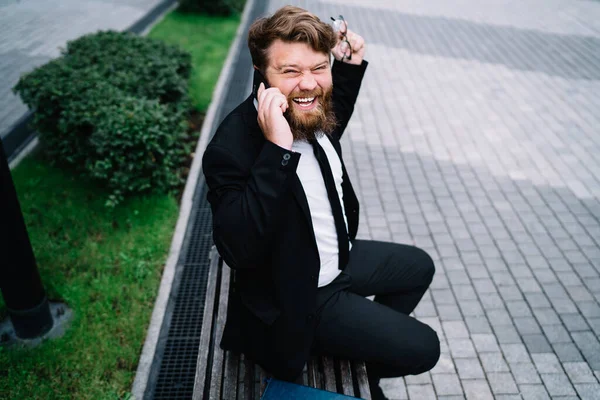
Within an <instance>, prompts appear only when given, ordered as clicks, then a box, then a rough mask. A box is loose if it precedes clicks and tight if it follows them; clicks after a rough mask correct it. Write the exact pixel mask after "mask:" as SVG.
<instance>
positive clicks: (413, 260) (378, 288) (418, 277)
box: [344, 240, 435, 314]
mask: <svg viewBox="0 0 600 400" xmlns="http://www.w3.org/2000/svg"><path fill="white" fill-rule="evenodd" d="M344 272H346V273H347V274H348V275H350V277H351V278H352V285H351V287H350V288H349V290H350V291H351V292H353V293H356V294H359V295H361V296H371V295H375V301H376V302H378V303H381V304H385V305H386V306H388V307H391V308H393V309H394V310H396V311H399V312H401V313H403V314H410V313H411V312H412V311H413V310H414V309H415V307H416V306H417V304H419V301H420V300H421V298H422V297H423V295H424V294H425V292H426V291H427V288H428V287H429V284H430V283H431V280H432V279H433V274H434V272H435V267H434V265H433V261H432V260H431V257H429V255H428V254H427V253H426V252H424V251H423V250H421V249H419V248H417V247H414V246H408V245H403V244H397V243H387V242H377V241H367V240H356V241H355V242H354V244H353V246H352V252H351V253H350V260H349V262H348V266H347V267H346V270H345V271H344Z"/></svg>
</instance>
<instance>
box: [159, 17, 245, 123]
mask: <svg viewBox="0 0 600 400" xmlns="http://www.w3.org/2000/svg"><path fill="white" fill-rule="evenodd" d="M239 22H240V17H239V16H232V17H208V16H205V15H199V14H183V13H179V12H173V13H171V14H169V15H168V16H167V17H166V18H165V19H164V20H162V21H161V23H160V24H158V25H156V26H155V27H154V29H152V32H150V34H149V35H148V36H150V37H153V38H157V39H161V40H163V41H165V42H167V43H170V44H175V45H178V46H180V47H181V48H183V49H184V50H187V51H189V52H190V53H191V54H192V63H193V65H194V70H193V71H192V77H191V80H190V95H191V97H192V101H193V103H194V107H195V108H196V109H197V110H198V111H202V112H205V111H206V110H207V109H208V105H209V104H210V100H211V96H212V92H213V89H214V87H215V83H216V82H217V79H218V77H219V73H220V72H221V68H222V67H223V63H224V62H225V58H227V52H228V51H229V45H230V43H231V41H232V40H233V37H234V36H235V32H236V30H237V27H238V25H239Z"/></svg>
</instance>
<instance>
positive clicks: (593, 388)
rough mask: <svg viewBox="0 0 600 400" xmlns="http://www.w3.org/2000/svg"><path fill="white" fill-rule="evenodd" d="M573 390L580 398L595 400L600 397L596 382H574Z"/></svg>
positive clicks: (599, 389) (599, 386) (598, 385)
mask: <svg viewBox="0 0 600 400" xmlns="http://www.w3.org/2000/svg"><path fill="white" fill-rule="evenodd" d="M575 390H577V394H578V395H579V396H580V398H581V399H582V400H588V399H589V400H597V399H598V398H599V397H600V384H598V383H576V384H575Z"/></svg>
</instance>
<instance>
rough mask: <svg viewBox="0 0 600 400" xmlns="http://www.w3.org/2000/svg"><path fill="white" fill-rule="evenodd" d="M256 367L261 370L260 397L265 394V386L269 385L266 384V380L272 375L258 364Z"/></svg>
mask: <svg viewBox="0 0 600 400" xmlns="http://www.w3.org/2000/svg"><path fill="white" fill-rule="evenodd" d="M256 368H258V370H259V374H258V376H259V382H258V383H259V387H260V393H259V397H260V396H262V395H263V393H264V392H265V388H266V387H267V384H266V380H267V379H268V378H269V377H270V376H269V374H267V372H266V371H265V370H264V369H262V368H261V367H259V366H257V367H256Z"/></svg>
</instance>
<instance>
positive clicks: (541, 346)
mask: <svg viewBox="0 0 600 400" xmlns="http://www.w3.org/2000/svg"><path fill="white" fill-rule="evenodd" d="M521 338H522V339H523V343H525V347H527V350H528V351H529V352H530V353H548V352H551V351H552V347H551V346H550V343H549V342H548V340H547V339H546V337H545V336H544V335H542V334H537V335H522V336H521Z"/></svg>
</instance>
